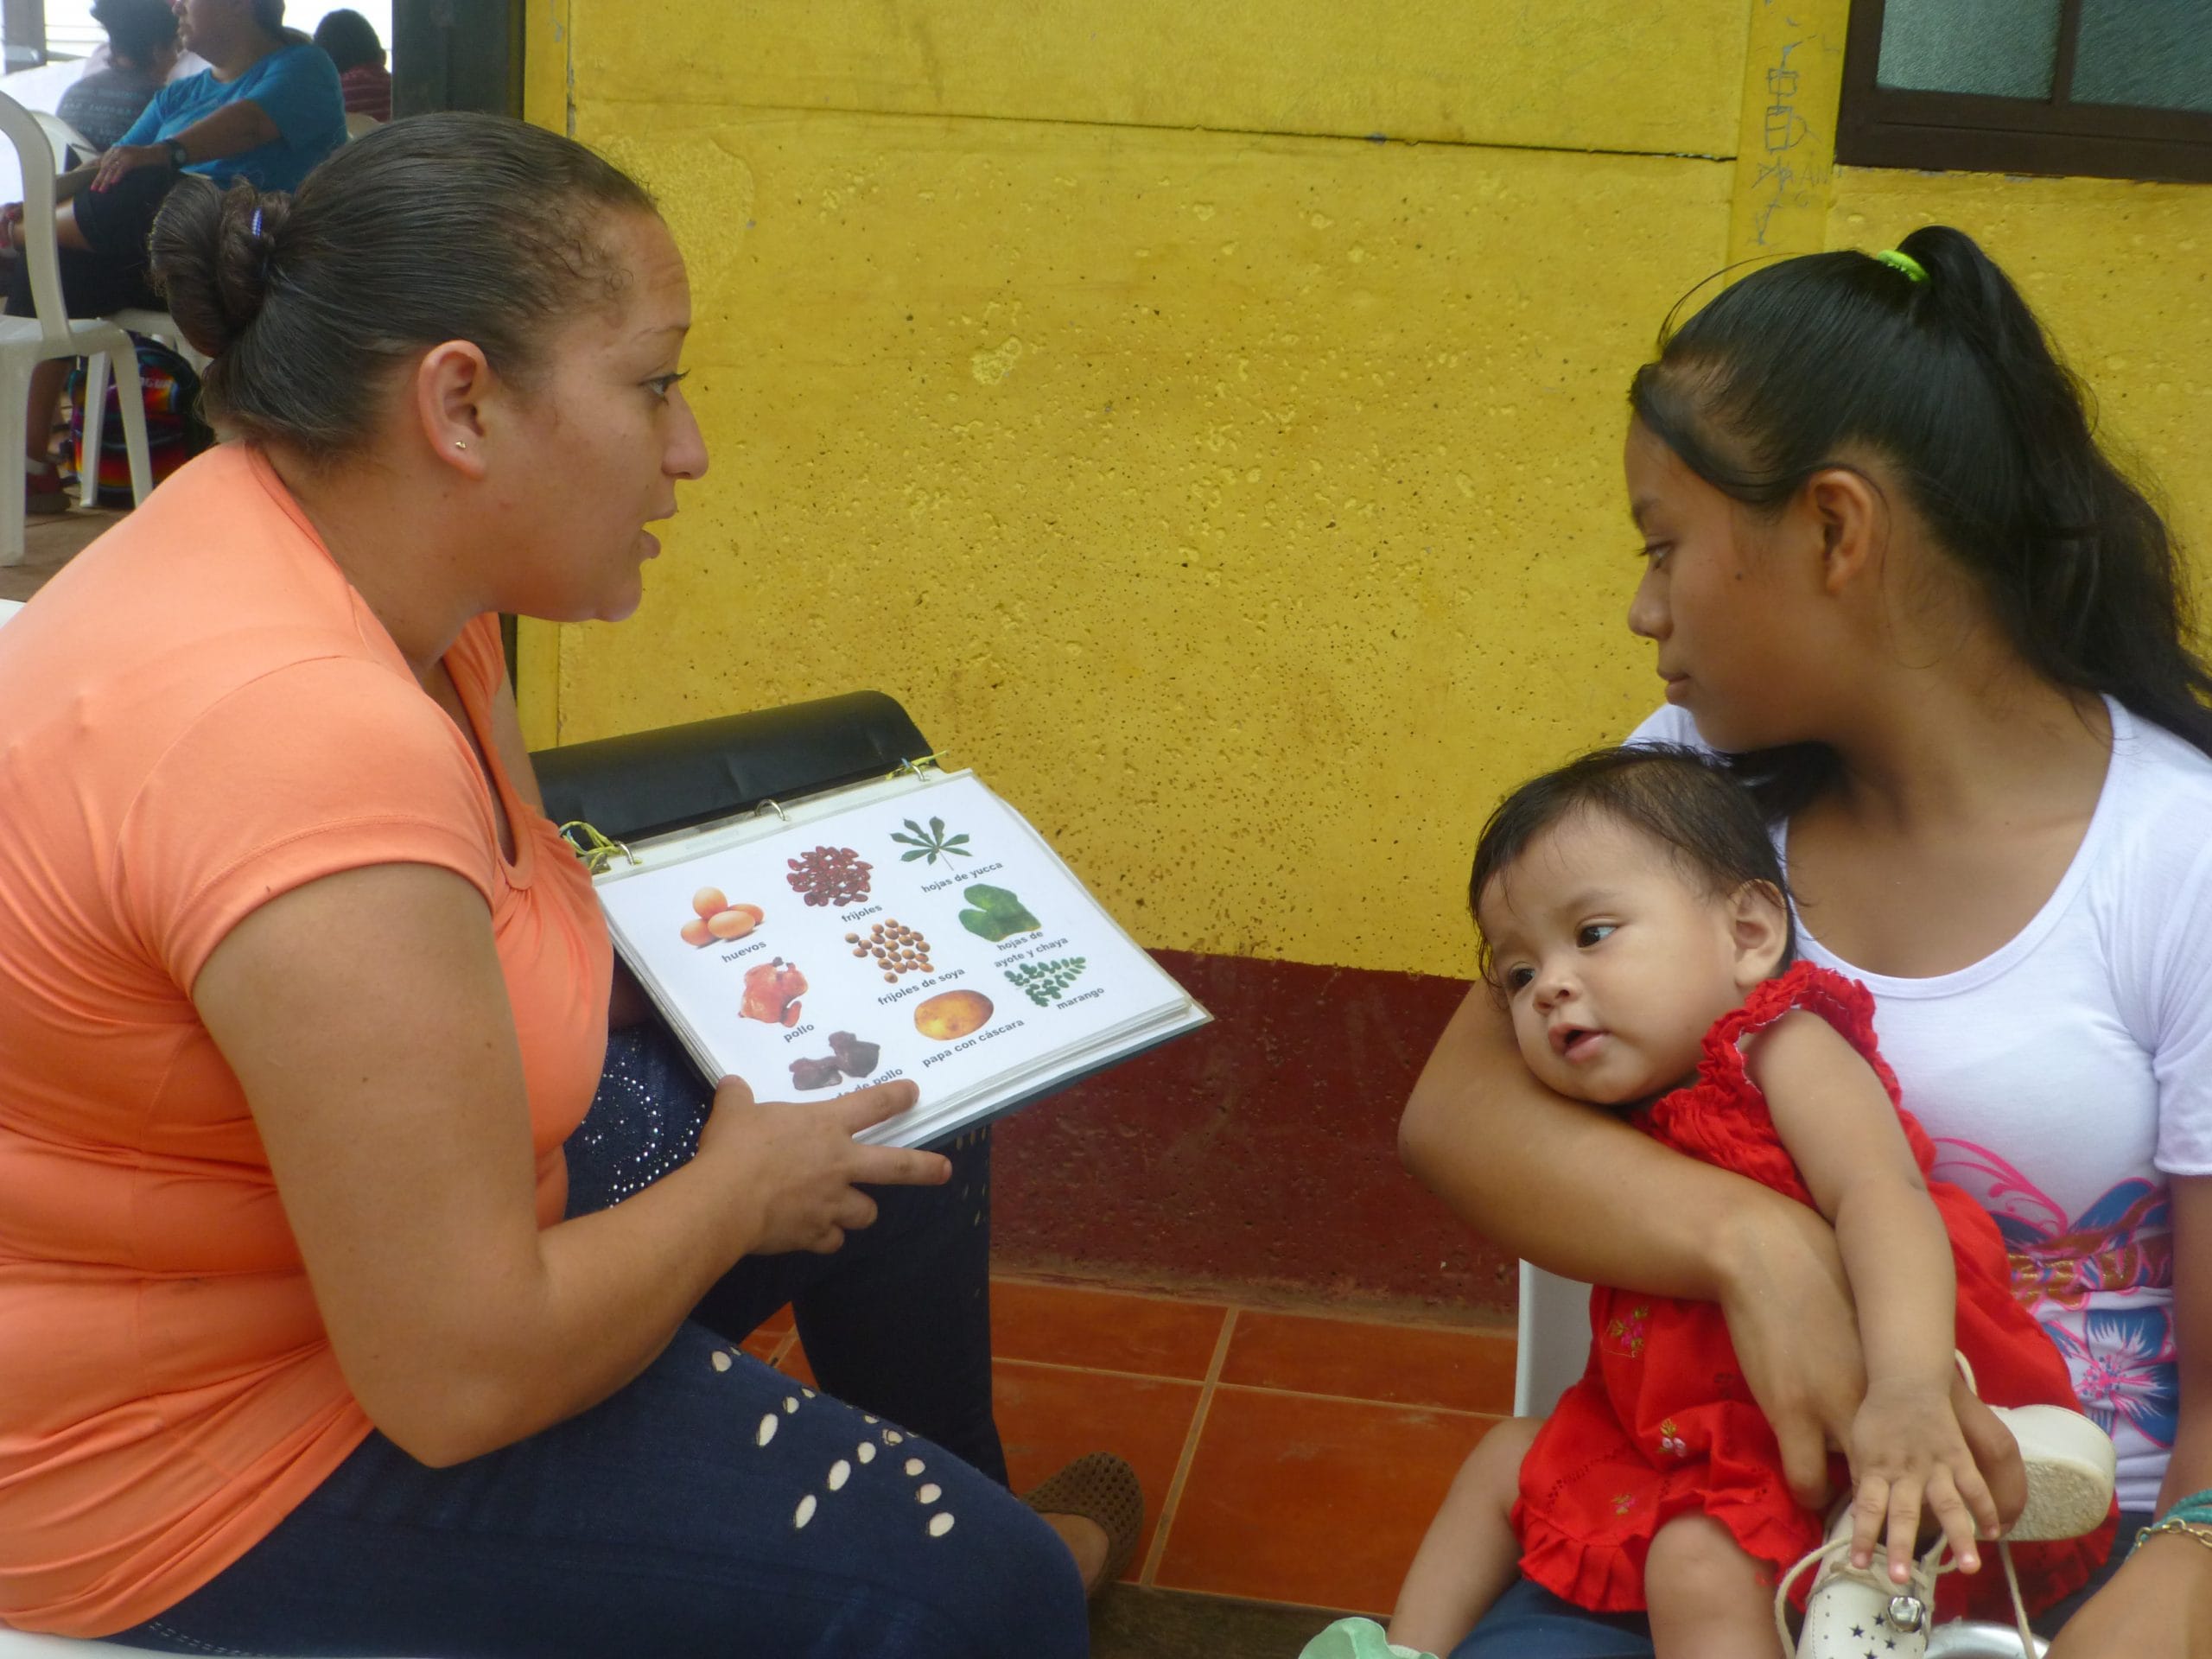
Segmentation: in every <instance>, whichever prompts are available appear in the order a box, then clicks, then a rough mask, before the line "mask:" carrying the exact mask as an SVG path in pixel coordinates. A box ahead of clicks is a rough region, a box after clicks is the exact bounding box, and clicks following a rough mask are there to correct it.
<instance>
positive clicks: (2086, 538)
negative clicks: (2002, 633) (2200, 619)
mask: <svg viewBox="0 0 2212 1659" xmlns="http://www.w3.org/2000/svg"><path fill="white" fill-rule="evenodd" d="M1898 249H1899V251H1901V252H1903V253H1905V254H1908V255H1910V257H1912V258H1914V259H1916V260H1917V261H1918V262H1919V263H1920V264H1921V265H1922V266H1923V268H1924V269H1925V270H1927V272H1928V281H1927V283H1925V284H1923V285H1922V286H1924V288H1925V289H1926V292H1925V293H1924V294H1923V295H1920V296H1916V297H1917V299H1918V301H1919V302H1920V303H1923V304H1925V305H1927V306H1928V307H1929V308H1931V309H1932V310H1934V311H1935V312H1936V314H1937V315H1939V316H1940V318H1941V321H1942V325H1943V326H1946V327H1949V328H1951V329H1953V330H1955V332H1956V333H1957V334H1958V335H1959V337H1960V338H1961V340H1965V341H1966V342H1967V344H1968V345H1970V346H1972V347H1973V349H1974V351H1975V352H1976V353H1978V354H1979V356H1980V358H1981V359H1982V361H1983V363H1984V365H1986V370H1987V373H1988V376H1989V379H1990V384H1991V385H1992V387H1993V389H1994V391H1995V392H1996V394H1997V398H1998V401H1999V404H2000V406H2001V407H2002V409H2003V411H2004V414H2005V419H2006V421H2007V423H2009V425H2010V426H2011V428H2012V432H2013V434H2014V435H2015V436H2016V440H2017V453H2018V454H2019V455H2020V456H2021V457H2022V462H2023V464H2022V466H2021V467H2020V469H2019V473H2018V477H2017V478H2014V479H2008V480H2006V483H2007V486H2008V487H2007V488H2006V489H2005V491H2004V492H2003V493H2002V495H2001V496H1997V495H1993V497H1992V499H1987V500H1986V502H1983V503H1976V502H1973V501H1971V500H1967V501H1961V503H1960V508H1961V511H1959V512H1956V513H1955V515H1954V516H1955V517H1956V518H1958V519H1959V522H1957V523H1955V524H1947V523H1945V522H1943V519H1944V516H1945V514H1944V504H1943V503H1942V501H1941V500H1940V499H1939V500H1934V501H1923V504H1922V506H1923V512H1927V513H1928V514H1929V519H1930V522H1931V523H1932V524H1934V525H1935V527H1936V531H1937V533H1938V534H1939V535H1941V536H1942V538H1943V541H1944V543H1945V545H1946V546H1948V547H1950V548H1951V549H1952V550H1954V551H1955V553H1956V554H1957V555H1958V556H1960V557H1961V558H1963V559H1965V560H1966V561H1967V563H1968V565H1969V566H1970V567H1971V568H1973V569H1974V570H1975V571H1976V573H1977V574H1978V575H1980V576H1981V577H1982V586H1983V588H1984V591H1985V592H1986V594H1988V595H1989V599H1990V601H1991V602H1992V604H1993V606H1994V607H1995V608H1996V610H1997V613H1998V615H1999V618H2000V619H2001V620H2003V622H2004V624H2005V628H2006V630H2007V632H2009V633H2010V635H2011V637H2012V640H2013V642H2014V644H2015V645H2016V646H2017V647H2018V650H2019V652H2020V653H2021V655H2022V656H2024V658H2026V659H2027V660H2028V662H2029V663H2030V664H2032V665H2033V666H2034V667H2035V668H2036V669H2037V671H2039V672H2040V673H2041V674H2042V675H2043V676H2044V677H2045V678H2046V679H2049V680H2050V681H2052V682H2053V683H2056V684H2060V685H2069V686H2079V687H2082V688H2084V689H2087V690H2097V691H2106V692H2109V693H2111V694H2112V695H2113V696H2116V697H2118V698H2119V699H2120V701H2121V702H2124V703H2126V705H2127V706H2128V707H2129V708H2131V709H2133V710H2135V712H2136V713H2138V714H2139V715H2144V716H2145V717H2146V718H2148V719H2150V720H2153V721H2157V722H2158V724H2159V725H2161V726H2164V727H2165V728H2168V729H2169V730H2171V731H2173V732H2177V733H2178V734H2180V735H2182V736H2183V737H2186V738H2187V739H2189V741H2190V742H2192V743H2194V744H2196V747H2199V748H2201V749H2204V750H2206V751H2207V752H2208V753H2212V708H2208V706H2207V705H2208V702H2212V671H2208V670H2207V668H2206V665H2205V664H2204V662H2203V661H2202V658H2199V657H2198V656H2197V655H2196V653H2195V652H2193V651H2192V650H2191V649H2190V645H2189V640H2190V634H2191V632H2192V631H2193V630H2192V626H2191V623H2192V618H2191V617H2190V606H2189V595H2188V588H2187V587H2186V585H2185V584H2184V582H2183V578H2182V575H2181V571H2180V569H2179V564H2178V561H2177V558H2176V556H2175V550H2174V547H2173V543H2172V540H2171V537H2170V536H2169V535H2168V533H2167V530H2166V525H2165V521H2164V518H2162V517H2161V516H2160V514H2159V512H2158V509H2157V508H2156V507H2155V506H2153V505H2152V503H2151V501H2150V500H2149V499H2148V498H2147V497H2146V496H2145V493H2143V491H2142V490H2140V489H2139V488H2138V487H2137V486H2135V485H2134V484H2133V483H2131V482H2130V481H2129V480H2128V479H2127V478H2126V475H2125V474H2122V473H2121V472H2120V469H2119V467H2116V466H2114V465H2113V462H2112V460H2111V458H2110V457H2109V456H2107V454H2105V452H2104V450H2103V448H2101V446H2100V445H2099V444H2098V442H2097V441H2096V437H2095V433H2094V422H2095V404H2094V396H2093V394H2092V393H2091V392H2090V391H2089V390H2088V387H2087V386H2085V385H2082V382H2081V380H2080V379H2079V378H2077V377H2076V376H2075V374H2074V373H2073V372H2071V371H2069V369H2068V368H2067V367H2066V365H2064V364H2063V363H2062V362H2060V361H2059V360H2058V359H2057V357H2056V354H2055V353H2054V352H2053V351H2052V349H2051V346H2050V340H2049V339H2048V338H2047V337H2046V336H2045V334H2044V331H2043V328H2042V327H2041V325H2039V324H2038V323H2037V321H2036V318H2035V314H2034V313H2033V312H2031V310H2029V308H2028V305H2027V302H2026V301H2025V300H2024V299H2023V298H2022V297H2021V296H2020V291H2019V289H2017V288H2015V287H2014V286H2013V285H2012V280H2011V279H2010V278H2009V277H2006V276H2005V273H2004V272H2003V271H2002V270H1999V269H1998V268H1997V266H1996V264H1993V262H1992V261H1991V259H1990V258H1989V256H1988V255H1986V254H1985V253H1984V252H1983V251H1981V249H1980V247H1979V246H1978V245H1976V244H1975V243H1974V238H1971V237H1969V236H1967V235H1965V234H1964V233H1963V232H1959V231H1955V230H1952V229H1951V228H1949V227H1948V226H1942V225H1934V226H1929V227H1927V228H1926V229H1924V230H1920V231H1916V232H1913V233H1912V234H1911V235H1910V236H1909V237H1907V238H1905V239H1904V241H1903V242H1902V243H1901V244H1899V245H1898ZM2007 509H2009V510H2010V511H2009V512H2006V510H2007Z"/></svg>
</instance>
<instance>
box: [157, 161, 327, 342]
mask: <svg viewBox="0 0 2212 1659" xmlns="http://www.w3.org/2000/svg"><path fill="white" fill-rule="evenodd" d="M291 212H292V199H291V198H290V197H289V196H288V195H286V194H283V192H281V191H271V192H269V193H267V194H264V193H262V192H260V191H257V190H256V189H255V188H253V187H252V186H251V184H248V183H246V182H245V181H243V180H241V181H238V183H236V184H233V185H232V186H231V188H229V189H228V190H219V189H218V188H216V186H215V185H214V184H213V182H211V181H208V180H207V179H203V178H198V177H194V176H193V175H186V176H184V177H183V178H181V179H179V180H178V181H176V183H175V185H173V186H172V187H171V188H170V190H169V193H168V197H167V198H166V199H165V200H163V201H162V206H161V211H160V212H159V213H156V215H155V216H154V230H153V236H152V238H151V242H150V247H151V252H152V275H153V279H154V284H155V287H156V289H158V290H159V291H160V293H161V294H162V297H163V298H164V299H166V300H167V301H168V308H169V315H171V316H173V317H175V319H176V324H177V327H178V328H180V329H181V330H182V331H183V334H184V336H185V338H186V339H187V340H190V341H191V342H192V344H193V345H194V347H196V348H197V349H198V350H200V352H202V353H206V354H207V356H209V357H211V358H213V357H220V356H221V355H222V354H223V353H224V352H225V351H226V350H227V349H228V348H229V347H230V346H232V345H233V344H234V343H236V341H237V340H238V337H239V336H240V335H241V334H245V331H246V330H247V328H249V327H251V326H252V323H253V320H254V319H255V318H256V317H257V316H259V315H261V308H262V304H263V302H264V301H265V300H266V299H267V298H268V295H269V267H270V258H271V257H272V255H273V254H274V253H275V251H276V246H277V238H278V236H279V234H280V233H281V232H283V227H284V223H285V221H286V220H287V219H289V218H290V217H291Z"/></svg>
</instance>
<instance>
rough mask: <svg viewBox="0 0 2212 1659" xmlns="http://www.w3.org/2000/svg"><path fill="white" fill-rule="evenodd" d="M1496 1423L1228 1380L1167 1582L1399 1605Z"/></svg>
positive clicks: (1163, 1574) (1165, 1568)
mask: <svg viewBox="0 0 2212 1659" xmlns="http://www.w3.org/2000/svg"><path fill="white" fill-rule="evenodd" d="M1494 1421H1496V1420H1495V1419H1493V1418H1490V1417H1477V1416H1465V1415H1459V1414H1450V1413H1445V1412H1437V1411H1426V1410H1421V1409H1419V1408H1412V1407H1406V1406H1389V1405H1370V1404H1366V1403H1363V1402H1352V1401H1344V1400H1316V1399H1312V1398H1309V1397H1306V1396H1304V1395H1293V1394H1274V1393H1268V1392H1266V1391H1263V1390H1256V1389H1238V1388H1230V1387H1223V1388H1220V1389H1216V1390H1215V1393H1214V1396H1213V1402H1212V1404H1211V1406H1210V1407H1209V1408H1208V1409H1207V1415H1206V1421H1205V1429H1204V1431H1203V1433H1201V1434H1200V1436H1199V1439H1198V1452H1197V1455H1196V1456H1195V1457H1194V1458H1193V1459H1192V1465H1191V1472H1190V1476H1189V1478H1188V1479H1187V1481H1186V1482H1185V1485H1184V1488H1183V1498H1182V1503H1181V1504H1180V1506H1179V1508H1178V1509H1177V1510H1176V1512H1175V1517H1174V1522H1173V1525H1172V1526H1171V1528H1170V1529H1169V1531H1168V1535H1167V1548H1166V1553H1165V1554H1163V1556H1162V1557H1161V1560H1160V1571H1159V1573H1158V1575H1157V1582H1158V1583H1159V1584H1160V1586H1161V1587H1163V1588H1166V1589H1173V1590H1204V1591H1208V1592H1212V1593H1213V1594H1216V1595H1225V1596H1244V1597H1248V1598H1251V1599H1257V1600H1262V1601H1293V1602H1302V1603H1305V1604H1306V1605H1314V1606H1322V1607H1341V1608H1349V1609H1351V1610H1353V1611H1359V1612H1368V1613H1378V1614H1379V1613H1384V1612H1387V1611H1389V1606H1390V1603H1391V1601H1392V1600H1393V1599H1395V1597H1396V1595H1397V1592H1398V1585H1399V1582H1400V1580H1402V1579H1403V1578H1404V1576H1405V1572H1406V1566H1407V1564H1408V1562H1409V1561H1411V1560H1413V1554H1414V1547H1415V1546H1416V1545H1417V1544H1419V1543H1420V1541H1421V1534H1422V1532H1423V1531H1424V1530H1425V1529H1427V1525H1428V1522H1429V1517H1430V1516H1432V1515H1433V1514H1434V1513H1435V1510H1436V1506H1437V1505H1438V1504H1439V1503H1441V1502H1442V1501H1443V1498H1444V1493H1445V1491H1446V1488H1447V1487H1449V1486H1450V1484H1452V1475H1453V1474H1454V1473H1456V1472H1457V1471H1458V1470H1459V1464H1460V1460H1461V1459H1464V1458H1465V1456H1466V1454H1467V1452H1469V1451H1470V1450H1471V1449H1472V1447H1473V1446H1474V1445H1475V1443H1476V1442H1477V1441H1478V1440H1480V1439H1481V1438H1482V1437H1483V1435H1484V1433H1487V1432H1488V1430H1489V1429H1490V1427H1491V1424H1492V1423H1493V1422H1494Z"/></svg>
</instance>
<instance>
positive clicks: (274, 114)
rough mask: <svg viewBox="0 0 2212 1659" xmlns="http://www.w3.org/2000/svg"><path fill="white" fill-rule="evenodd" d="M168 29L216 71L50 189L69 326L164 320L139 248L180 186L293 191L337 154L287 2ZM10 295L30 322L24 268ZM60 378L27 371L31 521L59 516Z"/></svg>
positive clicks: (174, 90)
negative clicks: (182, 179) (97, 320)
mask: <svg viewBox="0 0 2212 1659" xmlns="http://www.w3.org/2000/svg"><path fill="white" fill-rule="evenodd" d="M177 17H178V21H179V22H180V24H181V29H180V31H179V32H180V35H181V39H182V41H183V44H184V46H185V48H187V49H188V50H190V51H193V52H197V53H198V54H200V56H201V57H203V58H205V59H207V61H208V63H209V64H210V65H211V66H212V67H209V68H207V69H205V70H203V71H201V72H200V73H199V74H196V75H188V76H187V77H186V78H185V79H182V80H180V81H178V82H176V83H175V85H174V86H164V87H162V89H161V91H159V92H156V93H155V95H154V96H153V98H152V99H151V100H150V101H149V102H148V104H147V105H146V107H145V108H144V109H143V110H142V111H140V112H139V115H138V118H137V120H136V121H134V122H132V123H131V124H130V129H129V130H127V131H125V132H124V135H123V136H122V137H121V138H119V139H118V140H117V141H116V143H115V145H114V147H113V148H112V149H109V150H108V151H107V153H106V154H105V155H104V156H101V157H100V158H99V161H98V162H96V163H93V164H92V165H90V166H86V167H80V168H75V169H74V170H73V171H71V172H67V173H65V174H63V175H61V176H60V178H58V179H56V180H55V181H54V200H55V203H56V204H57V205H56V207H55V208H54V236H55V238H56V240H57V241H58V242H59V243H60V254H61V299H62V303H63V305H64V306H65V307H66V308H67V310H68V313H69V315H71V316H73V317H99V316H105V315H107V314H108V313H109V312H111V311H119V310H122V309H123V308H124V307H126V306H145V307H149V308H154V309H159V308H160V307H161V302H160V301H159V300H158V299H156V297H155V296H154V293H153V290H152V289H150V288H149V287H148V286H147V283H146V238H147V237H148V236H149V234H150V233H151V232H152V230H153V226H154V213H155V210H156V208H158V207H160V206H161V205H162V198H163V197H164V196H166V195H168V193H169V187H170V186H171V185H173V184H175V182H176V181H177V177H178V175H179V174H181V173H187V172H189V173H196V174H198V175H200V176H201V177H203V178H207V179H210V180H212V181H214V182H215V183H216V184H218V185H227V184H229V183H231V182H232V181H234V180H238V179H244V180H245V181H246V182H248V183H250V184H251V185H253V186H254V187H255V188H257V189H262V190H296V189H297V188H299V186H300V181H301V180H302V179H304V178H305V177H307V175H308V169H309V168H312V167H314V166H315V163H316V162H320V161H321V159H322V158H323V157H324V156H327V155H328V154H330V152H331V151H332V150H334V149H337V148H338V146H339V145H340V144H342V143H345V142H346V111H345V107H344V105H343V104H342V103H341V102H340V98H339V92H338V74H337V72H336V71H335V70H334V69H333V68H332V67H330V60H329V59H328V58H327V57H325V56H324V55H323V54H321V52H320V51H318V50H316V49H315V46H314V45H313V44H312V43H311V42H310V41H307V40H305V39H303V38H302V37H301V36H300V35H297V34H287V33H286V32H285V29H284V0H182V3H181V5H180V7H179V8H178V11H177ZM0 224H4V226H5V228H6V230H7V232H8V236H9V238H10V241H11V242H12V243H13V244H14V245H15V246H16V247H19V248H20V247H22V245H23V232H22V206H21V204H16V205H15V206H13V207H10V208H9V209H8V210H6V212H5V213H4V214H0ZM7 296H8V306H7V308H8V312H9V315H11V316H18V317H27V316H29V315H31V312H32V306H31V284H30V272H29V268H28V266H26V265H25V264H23V263H22V261H20V260H19V261H17V262H16V266H15V268H14V269H13V270H11V271H10V273H9V275H8V285H7ZM68 366H69V365H68V364H67V362H65V361H63V360H61V359H48V361H46V362H43V363H41V364H40V365H38V366H37V367H36V368H35V369H34V370H32V371H31V389H30V398H29V408H28V410H26V413H25V425H24V429H23V437H24V454H25V456H26V457H27V459H28V461H29V478H28V479H27V480H25V483H24V493H23V505H24V507H25V509H26V510H27V511H29V512H65V511H67V508H68V505H69V497H68V495H67V493H65V492H64V491H63V489H62V487H61V479H60V474H59V473H58V472H57V471H56V470H55V468H54V462H53V461H52V460H51V459H49V458H48V454H47V444H48V440H49V438H50V437H51V435H52V433H53V429H54V407H55V405H56V404H58V403H59V402H60V397H61V383H62V380H63V378H65V376H66V375H67V372H68Z"/></svg>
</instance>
